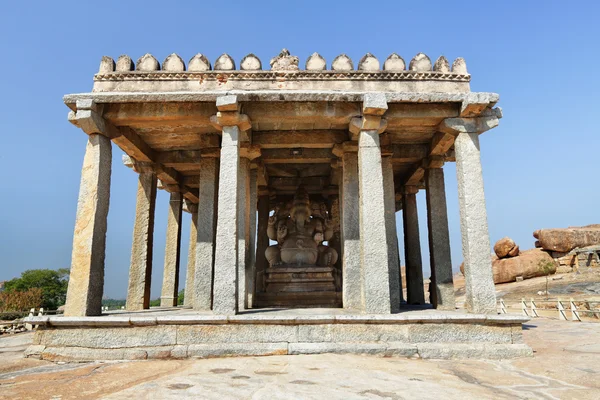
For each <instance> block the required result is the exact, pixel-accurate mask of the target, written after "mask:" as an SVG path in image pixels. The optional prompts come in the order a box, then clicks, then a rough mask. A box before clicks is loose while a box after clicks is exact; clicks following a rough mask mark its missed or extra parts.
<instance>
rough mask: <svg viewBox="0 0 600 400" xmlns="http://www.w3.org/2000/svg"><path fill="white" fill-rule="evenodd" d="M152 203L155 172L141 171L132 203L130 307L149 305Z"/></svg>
mask: <svg viewBox="0 0 600 400" xmlns="http://www.w3.org/2000/svg"><path fill="white" fill-rule="evenodd" d="M155 207H156V174H155V173H154V172H152V171H148V172H140V175H139V177H138V188H137V198H136V206H135V222H134V224H133V241H132V245H131V264H130V267H129V286H128V289H127V303H126V306H125V308H126V309H127V310H129V311H138V310H145V309H148V308H150V284H151V278H152V246H153V242H154V240H153V239H154V210H155Z"/></svg>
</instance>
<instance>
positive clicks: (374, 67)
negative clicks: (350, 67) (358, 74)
mask: <svg viewBox="0 0 600 400" xmlns="http://www.w3.org/2000/svg"><path fill="white" fill-rule="evenodd" d="M358 70H359V71H379V60H378V59H377V58H376V57H375V56H374V55H373V54H371V53H367V54H365V55H364V56H363V58H361V59H360V61H359V62H358Z"/></svg>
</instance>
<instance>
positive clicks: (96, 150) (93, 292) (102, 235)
mask: <svg viewBox="0 0 600 400" xmlns="http://www.w3.org/2000/svg"><path fill="white" fill-rule="evenodd" d="M111 161H112V149H111V143H110V139H108V138H107V137H105V136H102V135H100V134H96V133H94V134H90V135H89V137H88V143H87V146H86V149H85V157H84V159H83V167H82V169H81V183H80V185H79V199H78V201H77V217H76V219H75V232H74V234H73V253H72V256H71V274H70V277H69V288H68V290H67V302H66V304H65V316H88V315H100V314H101V313H102V311H101V309H102V292H103V290H104V256H105V247H106V227H107V224H106V218H107V216H108V205H109V198H110V173H111Z"/></svg>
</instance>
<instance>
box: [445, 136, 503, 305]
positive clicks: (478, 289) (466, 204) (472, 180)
mask: <svg viewBox="0 0 600 400" xmlns="http://www.w3.org/2000/svg"><path fill="white" fill-rule="evenodd" d="M454 149H455V152H456V175H457V181H458V200H459V201H458V205H459V210H460V228H461V229H460V230H461V234H462V248H463V257H464V262H465V302H466V306H467V310H469V311H470V312H474V313H489V314H495V313H496V290H495V287H494V275H493V272H492V259H491V255H490V254H491V249H490V236H489V232H488V224H487V211H486V208H485V193H484V190H483V175H482V171H481V158H480V154H479V152H480V150H479V134H478V133H471V132H462V133H459V134H458V136H457V137H456V141H455V142H454Z"/></svg>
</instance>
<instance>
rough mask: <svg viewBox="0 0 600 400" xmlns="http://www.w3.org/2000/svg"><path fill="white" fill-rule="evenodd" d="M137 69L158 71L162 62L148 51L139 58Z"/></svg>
mask: <svg viewBox="0 0 600 400" xmlns="http://www.w3.org/2000/svg"><path fill="white" fill-rule="evenodd" d="M135 69H137V70H138V71H158V70H159V69H160V64H159V63H158V60H157V59H156V58H154V56H153V55H152V54H150V53H146V54H144V55H143V56H141V57H140V58H138V60H137V63H136V64H135Z"/></svg>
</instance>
